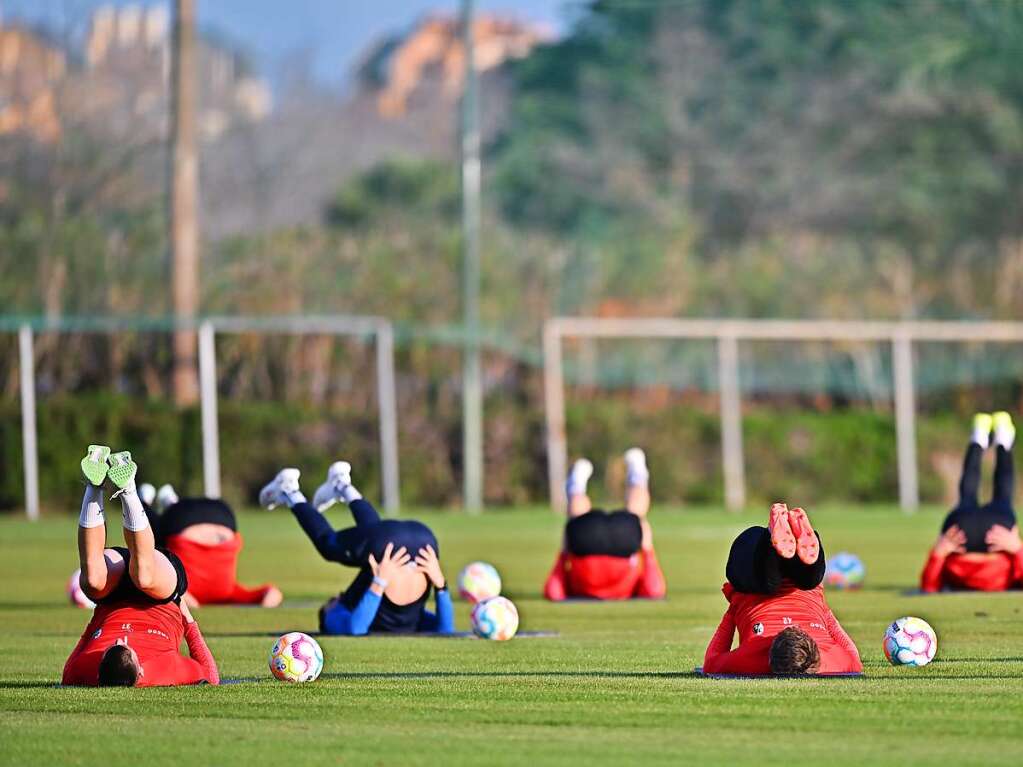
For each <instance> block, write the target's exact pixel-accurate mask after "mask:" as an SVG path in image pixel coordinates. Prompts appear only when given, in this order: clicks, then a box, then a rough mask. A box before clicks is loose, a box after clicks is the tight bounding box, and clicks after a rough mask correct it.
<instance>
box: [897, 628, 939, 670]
mask: <svg viewBox="0 0 1023 767" xmlns="http://www.w3.org/2000/svg"><path fill="white" fill-rule="evenodd" d="M937 651H938V636H937V635H936V634H935V633H934V629H932V628H931V626H930V624H929V623H928V622H927V621H925V620H923V619H922V618H914V617H912V616H908V617H906V618H899V619H898V620H896V621H894V622H893V623H892V624H891V625H890V626H889V627H888V630H887V631H885V632H884V656H885V657H886V658H887V659H888V661H889V662H890V663H891V664H892V665H893V666H926V665H927V664H928V663H930V662H931V661H932V660H934V653H936V652H937Z"/></svg>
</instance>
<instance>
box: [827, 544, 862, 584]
mask: <svg viewBox="0 0 1023 767" xmlns="http://www.w3.org/2000/svg"><path fill="white" fill-rule="evenodd" d="M864 575H865V571H864V569H863V563H862V562H861V561H860V558H859V557H858V556H856V555H855V554H850V553H849V552H848V551H842V552H839V553H838V554H836V555H835V556H833V557H830V558H829V559H828V569H827V570H826V571H825V573H824V584H825V585H826V586H830V587H832V588H836V589H858V588H860V587H861V586H862V585H863V576H864Z"/></svg>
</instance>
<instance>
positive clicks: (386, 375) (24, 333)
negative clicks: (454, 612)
mask: <svg viewBox="0 0 1023 767" xmlns="http://www.w3.org/2000/svg"><path fill="white" fill-rule="evenodd" d="M176 327H177V326H173V327H172V326H171V325H168V324H167V323H155V324H154V323H153V322H145V321H142V320H139V321H132V320H128V319H114V318H103V319H101V320H95V321H86V320H83V318H69V319H63V320H41V321H39V322H38V323H36V325H33V324H32V323H30V322H25V323H21V324H20V325H18V327H17V333H18V351H19V357H18V358H19V382H20V383H19V386H20V390H21V417H22V418H21V423H22V451H23V455H24V471H25V513H26V515H27V516H28V518H29V519H36V518H38V516H39V457H38V444H37V426H36V397H35V394H36V375H35V351H34V336H35V334H36V332H38V331H45V332H87V333H118V332H122V331H128V330H137V329H140V328H141V329H145V330H147V331H150V332H171V331H172V330H174V329H176ZM190 327H194V328H195V330H196V332H197V333H198V340H199V395H200V409H201V422H202V457H203V491H204V493H205V494H206V495H207V496H210V497H213V498H218V497H220V426H219V422H218V416H217V399H218V395H217V354H216V337H217V335H218V334H227V333H261V334H292V335H330V336H347V337H356V338H364V339H367V338H368V339H372V340H373V342H374V344H375V351H376V387H377V407H378V421H379V439H380V462H381V485H382V487H381V493H382V496H383V506H384V509H385V511H386V512H387V513H388V514H390V515H394V514H397V512H398V508H399V506H400V505H401V498H400V489H399V487H400V479H399V468H398V408H397V396H396V392H395V376H394V328H393V326H392V324H391V322H390V320H388V319H385V318H383V317H370V316H319V317H316V316H311V317H244V316H238V317H209V318H205V319H203V320H201V321H199V322H198V323H197V324H194V325H191V326H190Z"/></svg>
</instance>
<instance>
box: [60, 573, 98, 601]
mask: <svg viewBox="0 0 1023 767" xmlns="http://www.w3.org/2000/svg"><path fill="white" fill-rule="evenodd" d="M81 574H82V570H81V568H79V569H78V570H75V571H74V572H73V573H71V578H70V580H68V582H67V598H68V601H69V602H71V604H73V605H75V606H76V607H84V608H85V609H86V610H91V609H92V608H94V607H95V606H96V603H95V602H93V601H92V600H91V599H89V597H87V596H85V592H84V591H82V583H81V581H80V580H79V577H80V576H81Z"/></svg>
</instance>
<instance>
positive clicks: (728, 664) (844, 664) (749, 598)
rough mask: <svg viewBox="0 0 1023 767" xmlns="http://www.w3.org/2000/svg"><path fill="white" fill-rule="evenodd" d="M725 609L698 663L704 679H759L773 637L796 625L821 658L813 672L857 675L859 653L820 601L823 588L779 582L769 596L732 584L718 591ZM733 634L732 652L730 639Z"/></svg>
mask: <svg viewBox="0 0 1023 767" xmlns="http://www.w3.org/2000/svg"><path fill="white" fill-rule="evenodd" d="M722 591H723V592H724V595H725V599H727V600H728V610H727V611H726V612H725V615H724V617H723V618H722V619H721V625H719V626H718V629H717V631H716V632H715V633H714V637H713V638H712V639H711V640H710V644H709V645H708V647H707V653H706V656H705V657H704V659H703V670H704V672H705V673H707V674H743V675H762V674H770V673H771V663H770V658H769V653H770V649H771V643H772V642H773V641H774V638H775V636H777V635H778V634H780V633H781V632H782V631H783V630H784V629H787V628H788V627H789V626H797V627H798V628H800V629H802V630H803V631H805V632H806V633H807V634H809V635H810V637H811V638H812V639H813V640H814V641H815V642H816V643H817V647H818V649H819V650H820V654H821V666H820V671H819V672H818V673H821V674H841V673H858V672H860V671H862V670H863V664H862V663H861V662H860V654H859V652H858V651H857V649H856V645H855V644H854V643H853V641H852V639H850V638H849V635H848V634H846V633H845V631H844V630H843V629H842V627H841V626H840V625H839V623H838V621H837V620H836V619H835V616H834V614H833V613H832V612H831V610H830V609H829V608H828V604H827V602H826V601H825V600H824V588H823V587H822V586H818V587H817V588H815V589H811V590H809V591H803V590H801V589H797V588H796V587H795V586H793V585H791V584H789V583H787V582H786V583H784V584H783V586H782V588H781V589H780V590H779V591H778V592H777V593H775V594H744V593H742V592H740V591H736V590H735V589H734V588H733V587H732V584H730V583H726V584H725V585H724V587H723V588H722ZM736 630H738V632H739V646H738V647H737V648H735V649H734V650H733V649H731V647H732V636H733V634H734V633H735V631H736Z"/></svg>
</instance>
